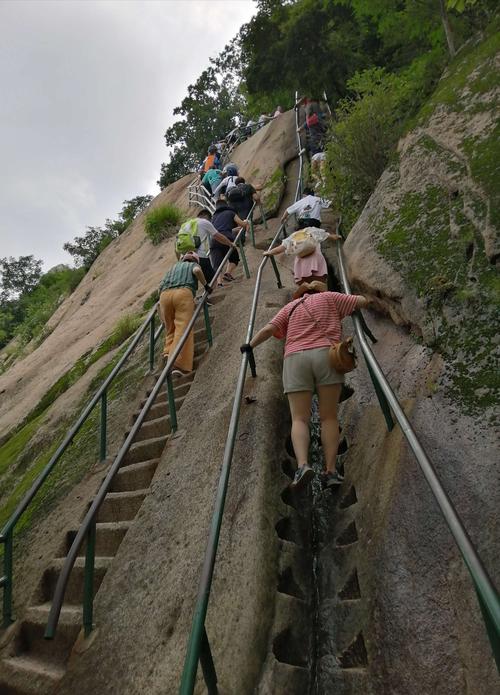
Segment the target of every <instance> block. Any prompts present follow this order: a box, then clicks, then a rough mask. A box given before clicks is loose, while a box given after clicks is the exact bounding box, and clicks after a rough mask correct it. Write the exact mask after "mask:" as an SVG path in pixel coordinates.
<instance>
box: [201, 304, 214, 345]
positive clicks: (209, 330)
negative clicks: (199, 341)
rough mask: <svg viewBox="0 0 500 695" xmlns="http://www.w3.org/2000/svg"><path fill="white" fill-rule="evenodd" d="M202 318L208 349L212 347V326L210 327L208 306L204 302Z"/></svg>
mask: <svg viewBox="0 0 500 695" xmlns="http://www.w3.org/2000/svg"><path fill="white" fill-rule="evenodd" d="M203 316H204V318H205V332H206V334H207V343H208V345H209V347H212V345H213V342H214V341H213V337H212V326H211V325H210V314H209V313H208V305H207V303H206V302H204V304H203Z"/></svg>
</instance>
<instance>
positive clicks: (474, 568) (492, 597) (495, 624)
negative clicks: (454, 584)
mask: <svg viewBox="0 0 500 695" xmlns="http://www.w3.org/2000/svg"><path fill="white" fill-rule="evenodd" d="M337 250H338V263H339V270H340V279H341V282H342V285H343V288H344V292H345V293H346V294H352V292H351V288H350V285H349V280H348V278H347V273H346V269H345V263H344V254H343V251H342V247H341V243H340V241H337ZM352 319H353V323H354V329H355V331H356V336H357V338H358V341H359V344H360V346H361V351H362V353H363V356H364V358H365V360H366V363H367V366H368V368H369V371H370V373H371V376H372V378H373V379H374V383H376V384H378V387H379V388H380V389H381V391H382V392H383V394H384V396H385V398H386V399H387V401H388V403H389V405H390V407H391V409H392V412H393V414H394V417H395V419H396V420H397V422H398V424H399V426H400V427H401V430H402V432H403V434H404V436H405V437H406V440H407V442H408V445H409V447H410V449H411V450H412V452H413V454H414V456H415V458H416V459H417V463H418V465H419V466H420V468H421V470H422V473H423V474H424V477H425V479H426V481H427V483H428V485H429V487H430V489H431V492H432V494H433V495H434V498H435V500H436V502H437V504H438V507H439V509H440V511H441V514H442V515H443V517H444V520H445V522H446V524H447V525H448V528H449V529H450V532H451V534H452V536H453V538H454V540H455V543H456V544H457V545H458V548H459V550H460V553H461V554H462V558H463V560H464V562H465V564H466V566H467V569H468V570H469V573H470V575H471V578H472V582H473V584H474V587H475V589H476V594H477V598H478V601H479V606H480V608H481V612H482V615H483V620H484V622H485V625H486V631H487V633H488V637H489V639H490V643H491V647H492V650H493V655H494V657H495V661H496V664H497V668H498V669H499V671H500V599H499V595H498V591H497V590H496V588H495V586H494V585H493V582H492V581H491V579H490V577H489V576H488V573H487V571H486V569H485V567H484V565H483V563H482V561H481V559H480V557H479V555H478V554H477V552H476V549H475V547H474V545H473V544H472V541H471V539H470V537H469V535H468V533H467V531H466V530H465V528H464V526H463V524H462V522H461V520H460V517H459V516H458V513H457V511H456V509H455V508H454V506H453V504H452V502H451V500H450V498H449V496H448V494H447V493H446V491H445V490H444V488H443V486H442V484H441V481H440V480H439V477H438V475H437V473H436V469H435V468H434V466H433V464H432V463H431V461H430V460H429V458H428V456H427V454H426V453H425V451H424V449H423V447H422V445H421V444H420V442H419V440H418V438H417V435H416V434H415V431H414V430H413V428H412V426H411V424H410V422H409V421H408V419H407V417H406V415H405V413H404V411H403V409H402V407H401V405H400V403H399V401H398V400H397V398H396V396H395V394H394V392H393V390H392V389H391V387H390V385H389V382H388V381H387V379H386V377H385V375H384V373H383V371H382V369H381V368H380V365H379V363H378V362H377V360H376V358H375V356H374V354H373V352H372V350H371V348H370V346H369V344H368V341H367V340H366V337H365V333H364V330H363V325H362V321H361V318H360V317H359V316H356V315H353V317H352Z"/></svg>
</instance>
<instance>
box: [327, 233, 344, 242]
mask: <svg viewBox="0 0 500 695" xmlns="http://www.w3.org/2000/svg"><path fill="white" fill-rule="evenodd" d="M328 238H329V239H331V240H332V241H339V240H340V239H342V237H341V236H340V234H337V233H336V232H333V233H332V232H329V233H328Z"/></svg>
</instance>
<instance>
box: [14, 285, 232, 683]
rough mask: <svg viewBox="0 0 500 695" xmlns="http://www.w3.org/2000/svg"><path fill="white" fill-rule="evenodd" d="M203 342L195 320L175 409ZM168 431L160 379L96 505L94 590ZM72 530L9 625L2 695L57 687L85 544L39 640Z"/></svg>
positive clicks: (73, 621)
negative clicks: (52, 632) (50, 631)
mask: <svg viewBox="0 0 500 695" xmlns="http://www.w3.org/2000/svg"><path fill="white" fill-rule="evenodd" d="M223 298H224V297H223V295H219V296H217V297H214V300H215V301H214V303H216V302H217V301H221V300H222V299H223ZM207 348H208V343H207V336H206V331H205V328H204V324H203V323H202V321H200V322H199V323H198V322H197V324H196V325H195V360H194V370H193V372H192V374H190V375H188V376H174V377H173V385H174V397H175V404H176V409H177V411H179V410H180V409H181V406H182V404H183V402H184V399H185V398H186V395H187V393H188V392H189V389H190V388H191V384H192V383H193V380H194V376H195V373H196V370H197V368H198V366H199V364H200V362H201V360H202V358H203V355H204V353H205V352H206V350H207ZM158 375H159V372H158V374H157V376H158ZM150 392H151V390H150V389H149V390H147V391H146V393H145V396H144V399H143V400H142V402H141V404H140V408H139V411H137V412H136V413H134V414H133V416H132V419H131V425H132V424H133V422H134V421H135V419H136V418H137V416H138V414H139V412H140V409H141V408H142V406H143V405H144V403H145V402H146V399H147V396H148V395H149V393H150ZM127 434H128V432H126V433H125V437H126V436H127ZM171 435H172V433H171V425H170V417H169V414H168V401H167V391H166V385H165V388H163V389H162V390H161V391H160V393H159V395H158V397H157V398H156V400H155V402H154V403H153V405H152V406H151V408H150V410H149V412H148V414H147V416H146V419H145V420H144V422H143V424H142V426H141V428H140V429H139V431H138V432H137V435H136V437H135V439H134V443H133V444H132V446H131V447H130V449H129V451H128V454H127V456H126V458H125V460H124V463H123V465H122V466H121V468H120V469H119V470H118V472H117V474H116V476H115V478H114V480H113V483H112V486H111V490H110V491H109V492H108V494H107V495H106V497H105V499H104V501H103V503H102V505H101V508H100V510H99V514H98V518H97V524H96V557H95V573H94V595H95V594H96V593H97V592H98V590H99V587H100V585H101V583H102V580H103V579H104V576H105V574H106V572H107V570H108V568H109V567H110V565H111V563H112V562H113V558H114V556H115V555H116V553H117V551H118V548H119V547H120V544H121V542H122V540H123V539H124V537H125V535H126V533H127V531H128V529H129V528H130V527H131V525H132V524H133V523H134V519H135V517H136V515H137V513H138V511H139V509H140V507H141V505H142V503H143V501H144V499H145V498H146V496H147V495H148V494H149V491H150V484H151V480H152V478H153V476H154V474H155V471H156V468H157V466H158V463H159V461H160V458H161V456H162V453H163V450H164V449H165V446H166V444H167V442H168V440H169V438H170V437H171ZM77 529H78V526H76V527H75V529H72V530H70V531H67V532H66V533H65V535H64V538H63V539H62V542H61V546H60V553H59V555H58V557H55V558H54V559H53V560H52V562H51V563H50V565H49V566H48V567H46V569H45V570H44V572H43V575H42V577H41V579H40V582H39V584H38V587H37V589H36V591H35V594H34V596H33V598H32V601H31V605H30V607H29V608H28V609H27V610H26V611H25V613H24V616H23V618H22V620H21V621H19V624H17V625H15V626H14V636H13V638H12V639H11V640H10V641H9V643H8V644H7V645H6V646H5V647H4V649H3V651H2V658H1V660H0V693H1V695H48V694H49V693H53V692H54V691H55V690H56V688H57V685H58V683H59V681H60V680H61V679H62V677H63V676H64V673H65V671H66V665H67V662H68V659H69V657H70V654H71V651H72V649H73V647H74V644H75V642H76V640H77V638H78V636H79V634H80V631H81V626H82V599H83V587H84V569H85V545H82V547H81V548H80V551H79V557H78V558H77V560H76V563H75V565H74V568H73V571H72V572H71V575H70V579H69V583H68V586H67V590H66V594H65V599H64V604H63V607H62V610H61V616H60V620H59V625H58V628H57V632H56V636H55V638H54V640H46V639H44V631H45V626H46V624H47V618H48V615H49V610H50V606H51V601H52V598H53V594H54V589H55V586H56V584H57V580H58V577H59V573H60V571H61V569H62V566H63V564H64V560H65V557H66V553H67V552H68V550H69V548H70V546H71V544H72V542H73V539H74V537H75V535H76V533H77Z"/></svg>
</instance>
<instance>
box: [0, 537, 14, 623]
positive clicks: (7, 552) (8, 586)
mask: <svg viewBox="0 0 500 695" xmlns="http://www.w3.org/2000/svg"><path fill="white" fill-rule="evenodd" d="M2 542H3V543H4V545H5V548H4V554H3V571H4V576H3V577H2V579H3V627H4V628H7V627H9V625H10V624H11V623H13V622H14V618H13V617H12V556H13V546H14V538H13V529H10V530H9V531H8V532H7V533H6V535H5V536H3V537H2Z"/></svg>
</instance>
